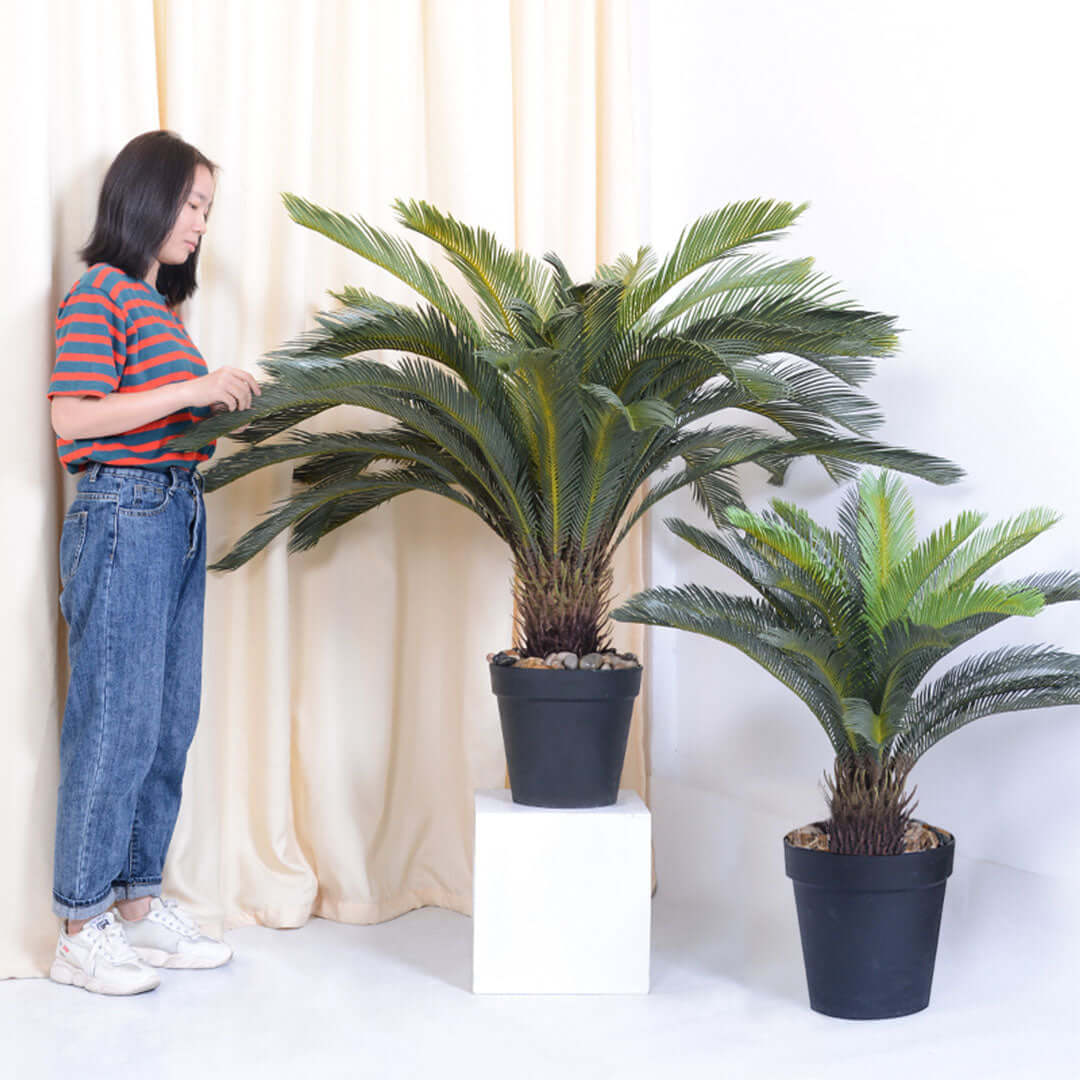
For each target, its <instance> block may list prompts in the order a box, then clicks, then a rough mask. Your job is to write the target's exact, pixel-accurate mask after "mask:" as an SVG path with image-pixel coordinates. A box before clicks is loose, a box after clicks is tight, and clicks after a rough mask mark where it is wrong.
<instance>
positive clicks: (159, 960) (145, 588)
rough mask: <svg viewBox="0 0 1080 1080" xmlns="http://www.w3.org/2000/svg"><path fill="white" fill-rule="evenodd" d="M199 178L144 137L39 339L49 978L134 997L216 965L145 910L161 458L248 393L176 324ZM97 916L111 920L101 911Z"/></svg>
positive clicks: (170, 918) (201, 940)
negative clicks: (62, 505)
mask: <svg viewBox="0 0 1080 1080" xmlns="http://www.w3.org/2000/svg"><path fill="white" fill-rule="evenodd" d="M214 171H215V166H214V164H213V163H212V162H211V161H209V160H208V159H207V158H206V157H205V156H204V155H203V154H201V153H200V152H199V151H198V150H196V149H195V148H194V147H193V146H190V145H189V144H187V143H186V142H184V141H183V140H182V139H180V138H178V137H177V136H176V135H174V134H172V133H171V132H167V131H152V132H148V133H147V134H145V135H140V136H138V137H137V138H135V139H132V141H131V142H129V143H128V144H127V146H125V147H124V149H123V150H121V151H120V153H119V155H118V156H117V158H116V160H115V161H114V162H113V163H112V165H111V166H110V167H109V171H108V173H107V174H106V176H105V181H104V183H103V185H102V189H101V196H100V199H99V200H98V210H97V220H96V221H95V223H94V229H93V233H92V234H91V236H90V240H89V242H88V243H87V245H86V247H85V248H84V249H83V250H82V252H81V253H80V254H81V256H82V258H83V259H84V261H85V262H86V263H87V266H88V269H87V271H86V273H85V274H83V276H82V277H81V278H79V280H78V281H77V282H76V283H75V285H74V286H73V287H72V289H71V291H70V292H69V293H68V294H67V296H66V297H65V298H64V302H63V303H62V304H61V305H60V310H59V312H58V315H57V321H56V367H55V370H54V372H53V378H52V382H51V384H50V387H49V398H50V400H51V410H52V425H53V429H54V430H55V432H56V436H57V439H56V445H57V451H58V453H59V456H60V460H61V461H62V462H63V463H64V465H65V466H66V467H67V469H68V470H69V471H70V472H73V473H79V474H80V480H79V484H78V492H77V494H76V496H75V499H74V501H73V502H72V504H71V507H70V509H69V511H68V514H67V516H66V517H65V518H64V527H63V533H62V535H61V539H60V579H61V587H62V592H61V595H60V608H61V610H62V612H63V614H64V618H65V619H66V620H67V623H68V628H69V633H68V651H69V656H70V669H71V673H70V681H69V684H68V694H67V704H66V707H65V710H64V724H63V730H62V732H61V737H60V790H59V799H58V805H57V816H56V857H55V869H54V885H53V910H54V911H56V913H57V914H58V915H60V916H61V917H63V918H65V919H66V925H64V926H63V927H62V929H61V930H60V936H59V940H58V942H57V947H56V958H55V960H54V961H53V965H52V968H51V970H50V977H51V978H52V979H54V980H55V981H57V982H61V983H65V984H68V985H73V986H81V987H84V988H85V989H87V990H91V991H94V992H96V993H104V994H135V993H141V992H143V991H145V990H152V989H153V988H154V987H155V986H157V985H158V982H159V979H158V976H157V974H156V973H155V972H154V970H153V967H216V966H218V965H220V964H223V963H225V962H226V961H227V960H228V959H229V957H230V956H231V950H230V949H229V947H228V946H227V945H225V944H224V943H223V942H220V941H214V940H212V939H210V938H206V937H203V936H202V935H201V934H200V933H199V930H198V927H197V925H196V924H195V921H194V920H193V919H192V918H191V916H190V915H188V914H187V913H186V912H185V911H184V910H183V909H182V908H180V907H179V906H178V905H177V904H176V902H175V901H173V900H165V899H163V898H162V897H161V873H162V868H163V866H164V862H165V853H166V851H167V849H168V846H169V841H170V839H171V837H172V832H173V827H174V826H175V824H176V815H177V812H178V810H179V806H180V790H181V784H182V779H183V773H184V763H185V760H186V756H187V750H188V746H189V745H190V743H191V738H192V736H193V735H194V732H195V724H196V721H197V719H198V712H199V694H200V684H201V674H202V622H203V596H204V593H205V581H206V559H205V554H206V550H205V549H206V526H205V517H204V513H203V499H202V486H201V478H200V476H199V473H198V470H197V466H198V464H199V462H201V461H206V460H207V459H208V458H209V457H210V455H211V454H212V453H213V447H212V446H206V447H204V448H203V449H202V450H198V451H175V450H171V449H170V446H169V444H170V442H171V441H172V440H173V439H175V438H176V437H177V436H178V435H179V434H180V433H181V432H183V431H184V430H186V429H187V428H188V427H190V425H191V424H192V423H193V422H194V421H196V420H199V419H202V418H203V417H205V416H207V415H209V414H210V412H211V411H212V410H213V409H215V408H226V409H229V410H235V409H246V408H247V407H248V406H249V405H250V404H251V399H252V395H254V394H258V393H259V387H258V385H257V384H256V382H255V380H254V379H253V378H252V377H251V376H250V375H248V374H247V373H246V372H243V371H240V370H239V369H237V368H229V367H226V368H221V369H219V370H217V371H215V372H213V373H209V374H208V373H207V367H206V363H205V362H204V361H203V359H202V357H201V356H200V355H199V352H198V350H197V349H196V348H195V346H194V345H193V344H192V342H191V339H190V338H189V337H188V335H187V332H186V330H185V329H184V327H183V324H182V323H181V322H180V320H179V319H178V318H177V315H176V307H177V305H179V304H180V303H181V301H183V300H186V299H187V298H188V297H189V296H191V295H192V293H194V291H195V289H196V281H195V272H196V267H197V263H198V258H199V249H200V246H201V242H202V238H203V236H204V235H205V233H206V225H207V218H208V217H209V214H210V208H211V205H212V203H213V199H214ZM114 903H115V905H116V908H117V911H116V912H115V913H114V912H113V911H111V910H110V909H111V908H112V906H113V904H114Z"/></svg>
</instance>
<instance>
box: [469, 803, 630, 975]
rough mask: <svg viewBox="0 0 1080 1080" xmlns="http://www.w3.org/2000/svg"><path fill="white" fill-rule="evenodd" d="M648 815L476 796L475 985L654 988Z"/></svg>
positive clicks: (623, 808)
mask: <svg viewBox="0 0 1080 1080" xmlns="http://www.w3.org/2000/svg"><path fill="white" fill-rule="evenodd" d="M651 893H652V816H651V815H650V813H649V811H648V809H647V807H646V806H645V804H644V803H643V802H642V801H641V799H640V797H639V796H638V795H637V794H636V793H635V792H633V791H620V792H619V799H618V802H617V803H616V804H615V805H614V806H604V807H599V808H597V809H590V810H549V809H544V808H540V807H535V806H519V805H518V804H517V803H515V802H513V801H512V800H511V798H510V792H509V791H504V790H494V791H478V792H476V846H475V854H474V857H473V992H474V993H477V994H646V993H648V991H649V930H650V914H651Z"/></svg>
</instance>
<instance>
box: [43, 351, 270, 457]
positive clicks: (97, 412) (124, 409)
mask: <svg viewBox="0 0 1080 1080" xmlns="http://www.w3.org/2000/svg"><path fill="white" fill-rule="evenodd" d="M261 393H262V390H260V389H259V384H258V383H257V382H256V381H255V380H254V378H252V376H251V375H249V374H248V373H247V372H246V371H241V370H240V369H239V368H230V367H224V368H219V369H218V370H217V371H212V372H211V373H210V374H209V375H203V376H202V377H201V378H198V379H185V380H184V381H183V382H174V383H169V384H168V385H166V386H159V387H156V388H155V389H153V390H141V391H139V392H137V393H131V394H120V393H116V392H114V393H111V394H106V395H105V396H104V397H75V396H58V397H54V398H53V399H52V405H51V416H52V426H53V431H55V432H56V434H57V435H59V436H60V438H61V439H65V440H73V439H97V438H100V437H101V436H102V435H120V434H122V433H123V432H125V431H132V430H133V429H135V428H138V427H142V425H143V424H149V423H150V422H151V421H153V420H160V419H161V418H162V417H163V416H169V415H170V414H171V413H174V412H179V411H180V410H182V409H188V408H205V407H207V406H211V405H221V406H224V407H225V408H226V409H228V411H229V412H235V411H236V410H237V409H246V408H248V407H249V406H250V405H251V399H252V396H253V395H257V394H261Z"/></svg>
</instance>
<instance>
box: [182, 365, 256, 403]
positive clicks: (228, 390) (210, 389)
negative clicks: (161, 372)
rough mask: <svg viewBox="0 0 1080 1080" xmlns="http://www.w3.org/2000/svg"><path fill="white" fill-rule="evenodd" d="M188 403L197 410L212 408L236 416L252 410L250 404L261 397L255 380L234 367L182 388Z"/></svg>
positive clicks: (199, 379) (211, 374) (204, 376)
mask: <svg viewBox="0 0 1080 1080" xmlns="http://www.w3.org/2000/svg"><path fill="white" fill-rule="evenodd" d="M183 386H184V389H185V390H186V391H187V394H188V402H189V404H191V405H192V406H194V407H195V408H206V407H208V406H209V407H210V408H212V409H213V410H214V411H215V412H224V411H226V410H227V411H228V412H236V411H237V410H238V409H239V410H243V409H249V408H251V400H252V398H253V397H257V396H258V395H259V394H261V393H262V390H261V389H260V387H259V384H258V383H257V382H256V381H255V379H254V377H253V376H251V375H249V374H248V373H247V372H246V371H242V370H241V369H240V368H235V367H223V368H218V370H217V371H212V372H210V374H209V375H203V376H202V377H201V378H198V379H191V380H189V381H188V382H185V383H184V384H183Z"/></svg>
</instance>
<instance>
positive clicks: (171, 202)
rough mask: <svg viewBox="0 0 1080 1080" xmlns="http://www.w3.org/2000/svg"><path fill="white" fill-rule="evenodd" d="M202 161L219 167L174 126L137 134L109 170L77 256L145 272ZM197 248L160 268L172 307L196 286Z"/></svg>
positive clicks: (160, 284)
mask: <svg viewBox="0 0 1080 1080" xmlns="http://www.w3.org/2000/svg"><path fill="white" fill-rule="evenodd" d="M199 165H205V166H206V168H208V169H209V170H210V172H211V173H213V172H214V171H215V170H216V169H217V166H216V165H215V164H214V163H213V162H212V161H211V160H210V159H209V158H207V157H206V155H205V154H202V153H200V152H199V151H198V150H196V149H195V147H194V146H192V145H191V144H190V143H186V142H184V140H183V139H181V138H180V136H179V135H175V134H174V133H173V132H171V131H148V132H146V133H145V134H144V135H136V136H135V138H134V139H132V140H131V142H129V143H128V144H127V146H125V147H124V149H123V150H121V151H120V153H119V154H117V155H116V159H115V160H114V161H113V163H112V164H111V165H110V166H109V171H108V172H107V173H106V174H105V179H104V181H103V182H102V185H101V195H100V196H99V198H98V209H97V218H96V219H95V221H94V231H93V232H92V233H91V234H90V239H89V240H87V242H86V245H85V246H84V247H83V248H82V250H81V251H80V252H79V257H80V258H82V259H83V260H84V261H85V262H86V264H87V266H90V265H92V264H93V263H98V262H105V263H109V264H111V265H112V266H115V267H117V268H118V269H120V270H123V271H124V273H125V274H128V275H129V276H130V277H133V278H140V279H141V278H143V277H145V276H146V273H147V271H148V270H149V269H150V265H151V263H152V262H153V261H154V259H156V258H157V253H158V252H159V251H160V250H161V245H162V244H164V243H165V240H166V238H167V237H168V235H169V233H170V232H171V231H172V228H173V226H174V225H175V224H176V219H177V218H178V217H179V216H180V208H181V207H182V206H183V204H184V200H185V199H186V198H187V197H188V195H189V194H190V192H191V185H192V184H193V183H194V181H195V169H196V167H197V166H199ZM200 247H201V245H200ZM199 250H200V248H196V249H195V250H194V251H193V252H192V253H191V255H189V256H188V258H187V260H186V261H185V262H183V263H181V264H180V265H178V266H165V265H162V266H161V267H160V268H159V270H158V275H157V282H156V287H157V290H158V292H159V293H161V295H162V296H164V297H165V299H166V301H167V302H168V304H169V307H175V306H176V305H177V304H179V303H180V302H181V301H182V300H186V299H187V298H188V297H189V296H191V294H192V293H194V292H195V290H196V288H198V284H197V282H196V281H195V270H196V268H197V266H198V262H199Z"/></svg>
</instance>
